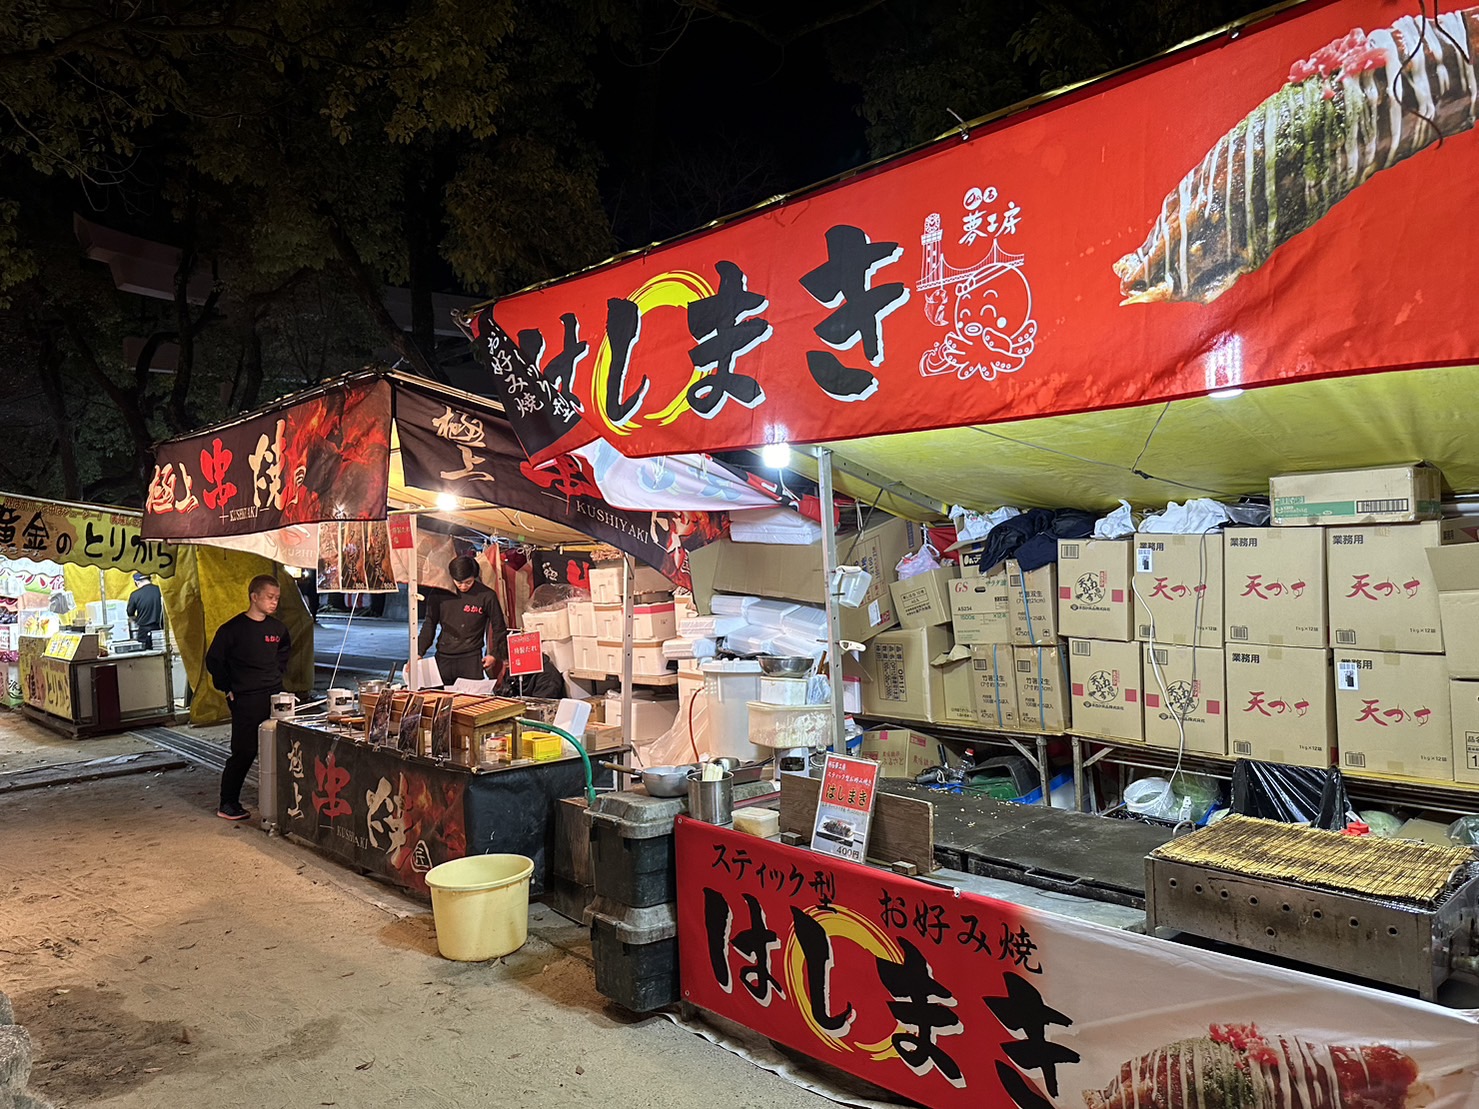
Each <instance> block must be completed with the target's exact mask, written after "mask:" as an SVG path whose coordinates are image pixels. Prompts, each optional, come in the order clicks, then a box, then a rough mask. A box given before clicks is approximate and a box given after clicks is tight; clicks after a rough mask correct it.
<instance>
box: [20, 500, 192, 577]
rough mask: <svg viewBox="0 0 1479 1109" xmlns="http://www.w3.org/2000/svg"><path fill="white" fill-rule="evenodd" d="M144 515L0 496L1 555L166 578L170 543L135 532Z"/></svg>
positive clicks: (170, 568) (171, 557)
mask: <svg viewBox="0 0 1479 1109" xmlns="http://www.w3.org/2000/svg"><path fill="white" fill-rule="evenodd" d="M142 522H143V517H142V515H141V514H138V513H128V512H115V511H110V510H109V509H107V508H94V507H90V506H88V505H77V504H63V503H61V502H57V501H38V500H32V499H30V498H28V497H17V496H15V495H14V494H11V493H0V557H4V558H29V559H32V560H34V561H38V562H39V561H43V560H45V559H50V560H51V561H53V562H61V563H67V562H71V563H79V564H81V565H83V566H101V567H103V568H104V569H109V570H124V571H138V572H139V573H144V574H152V575H153V576H155V577H161V578H167V577H169V576H170V575H171V574H173V573H174V572H175V555H176V550H175V547H174V545H173V544H170V543H164V542H161V541H160V540H158V539H145V538H143V536H141V535H140V534H139V526H140V524H141V523H142Z"/></svg>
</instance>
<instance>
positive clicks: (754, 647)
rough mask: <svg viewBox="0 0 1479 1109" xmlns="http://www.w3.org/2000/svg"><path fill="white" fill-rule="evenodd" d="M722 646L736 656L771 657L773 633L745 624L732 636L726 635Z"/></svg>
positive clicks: (773, 652)
mask: <svg viewBox="0 0 1479 1109" xmlns="http://www.w3.org/2000/svg"><path fill="white" fill-rule="evenodd" d="M724 646H725V647H726V648H727V649H729V650H731V651H733V652H734V653H735V654H737V655H773V654H775V633H774V632H773V631H771V630H770V629H767V628H762V627H758V626H756V625H754V624H746V625H745V626H744V628H742V629H741V630H740V631H737V632H735V633H734V634H733V635H726V636H725V637H724Z"/></svg>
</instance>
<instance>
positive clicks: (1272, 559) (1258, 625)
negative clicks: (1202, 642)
mask: <svg viewBox="0 0 1479 1109" xmlns="http://www.w3.org/2000/svg"><path fill="white" fill-rule="evenodd" d="M1222 545H1223V555H1222V559H1223V578H1224V583H1223V618H1224V620H1225V621H1226V624H1227V643H1228V645H1229V646H1232V645H1233V644H1240V645H1241V644H1260V645H1264V646H1270V647H1321V648H1323V647H1326V646H1329V644H1330V621H1329V609H1328V607H1327V597H1326V586H1325V534H1324V532H1321V531H1317V530H1315V529H1314V528H1235V529H1232V530H1229V531H1225V532H1223V533H1222Z"/></svg>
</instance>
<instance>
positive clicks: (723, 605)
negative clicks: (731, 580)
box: [709, 593, 760, 622]
mask: <svg viewBox="0 0 1479 1109" xmlns="http://www.w3.org/2000/svg"><path fill="white" fill-rule="evenodd" d="M759 600H760V598H759V597H740V596H735V595H733V594H728V593H715V594H714V596H713V597H712V598H711V599H710V601H709V607H710V608H711V609H713V610H714V615H715V616H744V615H745V613H746V612H747V611H748V610H749V607H750V606H751V605H753V604H756V603H757V602H759ZM747 622H748V621H747Z"/></svg>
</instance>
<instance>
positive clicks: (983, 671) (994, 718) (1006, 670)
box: [971, 643, 1022, 732]
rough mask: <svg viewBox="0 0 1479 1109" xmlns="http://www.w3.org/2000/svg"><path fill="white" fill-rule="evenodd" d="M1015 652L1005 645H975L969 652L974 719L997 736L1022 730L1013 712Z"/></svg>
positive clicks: (1014, 701) (1015, 702)
mask: <svg viewBox="0 0 1479 1109" xmlns="http://www.w3.org/2000/svg"><path fill="white" fill-rule="evenodd" d="M1015 650H1016V648H1014V647H1012V646H1011V644H1009V643H986V644H977V645H976V646H974V647H972V648H971V674H972V680H971V684H972V694H973V702H974V704H975V710H976V717H977V719H978V720H979V721H980V722H981V724H982V725H983V726H984V727H987V728H990V729H992V730H993V731H998V732H1016V731H1020V730H1021V728H1022V720H1021V716H1020V714H1019V713H1018V711H1017V670H1016V656H1015V654H1014V652H1015Z"/></svg>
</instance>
